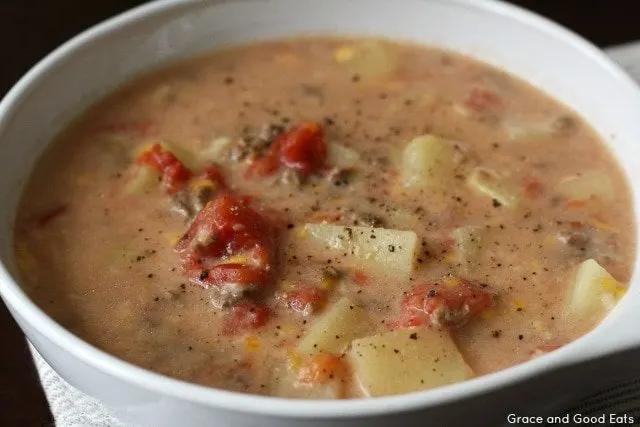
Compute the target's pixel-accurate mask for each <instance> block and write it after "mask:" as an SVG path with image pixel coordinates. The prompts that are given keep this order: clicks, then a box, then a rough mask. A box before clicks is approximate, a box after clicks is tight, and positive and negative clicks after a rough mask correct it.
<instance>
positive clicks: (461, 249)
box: [451, 226, 487, 269]
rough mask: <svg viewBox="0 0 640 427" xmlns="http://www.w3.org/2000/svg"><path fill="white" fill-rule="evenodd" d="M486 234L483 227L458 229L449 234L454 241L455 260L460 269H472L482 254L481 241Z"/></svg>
mask: <svg viewBox="0 0 640 427" xmlns="http://www.w3.org/2000/svg"><path fill="white" fill-rule="evenodd" d="M486 234H487V229H486V228H485V227H473V226H469V227H459V228H456V229H454V230H453V231H452V232H451V237H453V239H454V240H455V254H456V260H457V261H458V262H459V263H460V265H461V266H462V268H464V269H470V268H473V266H474V265H475V264H477V263H478V260H479V258H480V256H481V253H482V245H483V239H484V238H485V235H486Z"/></svg>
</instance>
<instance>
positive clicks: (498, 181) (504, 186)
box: [468, 167, 521, 207]
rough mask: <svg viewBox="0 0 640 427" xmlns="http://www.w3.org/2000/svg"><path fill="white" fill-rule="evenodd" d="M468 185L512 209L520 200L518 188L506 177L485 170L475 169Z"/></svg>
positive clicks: (490, 170)
mask: <svg viewBox="0 0 640 427" xmlns="http://www.w3.org/2000/svg"><path fill="white" fill-rule="evenodd" d="M468 183H469V185H470V186H471V187H472V188H473V189H474V190H476V191H478V192H479V193H482V194H484V195H485V196H488V197H491V198H492V199H494V200H497V201H498V202H499V203H500V204H501V205H503V206H507V207H512V206H515V205H516V204H517V203H518V201H519V200H520V193H521V190H520V188H519V187H518V186H517V185H516V184H515V183H514V182H511V181H509V179H508V178H507V177H506V176H503V175H501V174H499V173H498V172H496V171H494V170H492V169H487V168H481V167H478V168H475V169H474V170H473V172H471V175H470V176H469V179H468Z"/></svg>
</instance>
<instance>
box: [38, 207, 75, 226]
mask: <svg viewBox="0 0 640 427" xmlns="http://www.w3.org/2000/svg"><path fill="white" fill-rule="evenodd" d="M67 209H68V206H67V205H60V206H56V207H55V208H52V209H49V210H48V211H46V212H44V213H42V214H40V215H38V216H37V217H36V219H35V223H36V226H37V227H44V226H45V225H47V224H49V223H50V222H51V221H53V220H54V219H56V218H58V217H59V216H61V215H63V214H65V213H66V212H67Z"/></svg>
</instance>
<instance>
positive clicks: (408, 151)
mask: <svg viewBox="0 0 640 427" xmlns="http://www.w3.org/2000/svg"><path fill="white" fill-rule="evenodd" d="M454 159H455V149H454V147H453V144H451V142H450V141H447V140H445V139H443V138H439V137H437V136H435V135H422V136H419V137H417V138H414V139H413V140H412V141H411V142H409V145H407V147H406V148H405V149H404V152H403V154H402V175H401V177H402V182H403V185H404V187H405V188H408V189H437V190H442V189H443V188H444V187H445V186H446V185H447V184H448V183H449V182H450V181H451V179H452V178H453V175H454V169H455V160H454Z"/></svg>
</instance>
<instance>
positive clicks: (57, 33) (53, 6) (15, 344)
mask: <svg viewBox="0 0 640 427" xmlns="http://www.w3.org/2000/svg"><path fill="white" fill-rule="evenodd" d="M141 3H143V1H139V0H138V1H136V0H94V1H86V0H56V1H50V0H0V51H1V52H3V60H2V65H1V66H0V96H3V95H4V93H5V92H6V91H7V90H8V89H9V88H10V87H11V85H12V84H13V83H15V82H16V80H17V79H18V78H19V77H20V76H21V75H22V74H24V73H25V72H26V71H27V70H28V69H29V68H30V67H31V66H32V65H34V64H35V63H36V62H37V61H38V60H39V59H40V58H42V57H43V56H44V55H45V54H47V53H48V52H50V51H51V50H52V49H53V48H55V47H56V46H57V45H59V44H60V43H62V42H64V41H65V40H67V39H69V38H70V37H72V36H73V35H75V34H77V33H78V32H80V31H82V30H84V29H86V28H88V27H90V26H91V25H94V24H95V23H98V22H100V21H102V20H103V19H105V18H107V17H109V16H112V15H114V14H116V13H119V12H121V11H124V10H126V9H128V8H130V7H133V6H136V5H138V4H141ZM512 3H516V4H519V5H522V6H525V7H527V8H529V9H532V10H535V11H537V12H538V13H540V14H542V15H545V16H547V17H550V18H551V19H554V20H556V21H558V22H560V23H562V24H564V25H565V26H567V27H569V28H571V29H573V30H574V31H576V32H578V33H579V34H582V35H583V36H585V37H586V38H588V39H590V40H591V41H593V42H594V43H596V44H598V45H599V46H603V47H604V46H607V45H612V44H618V43H624V42H628V41H633V40H636V39H640V24H639V23H638V20H639V19H638V17H639V16H640V15H638V14H636V13H634V12H638V11H640V2H639V1H637V0H591V1H589V2H584V1H581V0H514V1H512ZM0 337H2V341H3V343H2V348H3V351H2V352H1V353H0V366H2V372H3V373H2V375H0V419H1V420H2V425H5V426H21V427H22V426H24V427H27V426H52V425H53V421H52V417H51V414H50V412H49V409H48V407H47V404H46V400H45V397H44V394H43V392H42V389H41V387H40V385H39V383H38V379H37V374H36V372H35V368H34V366H33V364H32V362H31V357H30V355H29V353H28V350H27V347H26V344H25V341H24V337H23V335H22V333H21V332H20V330H19V329H18V327H17V326H16V324H15V323H14V321H13V319H11V317H10V315H9V313H8V312H7V310H6V308H5V307H4V305H2V304H0Z"/></svg>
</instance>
